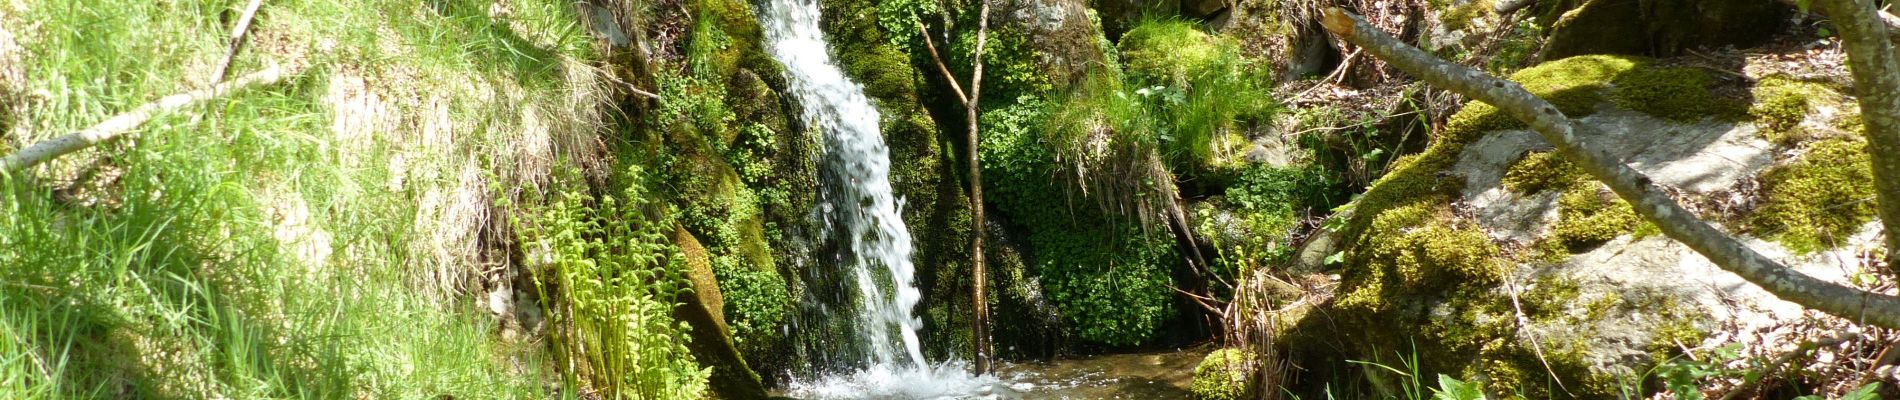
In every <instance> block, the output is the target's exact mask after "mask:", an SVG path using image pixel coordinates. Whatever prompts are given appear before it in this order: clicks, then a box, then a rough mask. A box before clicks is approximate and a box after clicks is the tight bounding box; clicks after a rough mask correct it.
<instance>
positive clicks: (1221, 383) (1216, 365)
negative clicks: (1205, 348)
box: [1188, 349, 1248, 400]
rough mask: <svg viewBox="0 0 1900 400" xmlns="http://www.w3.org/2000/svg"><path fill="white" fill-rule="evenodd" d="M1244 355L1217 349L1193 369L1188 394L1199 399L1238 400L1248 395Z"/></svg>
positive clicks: (1244, 353) (1246, 357)
mask: <svg viewBox="0 0 1900 400" xmlns="http://www.w3.org/2000/svg"><path fill="white" fill-rule="evenodd" d="M1247 359H1248V354H1247V352H1245V351H1243V350H1241V349H1220V350H1215V351H1214V352H1213V353H1208V355H1207V358H1203V359H1201V363H1200V365H1196V366H1195V367H1194V380H1193V382H1192V383H1191V384H1190V386H1189V389H1188V390H1189V391H1191V392H1193V393H1194V398H1196V399H1200V400H1240V399H1242V398H1245V396H1246V394H1247V367H1246V364H1247V361H1248V360H1247Z"/></svg>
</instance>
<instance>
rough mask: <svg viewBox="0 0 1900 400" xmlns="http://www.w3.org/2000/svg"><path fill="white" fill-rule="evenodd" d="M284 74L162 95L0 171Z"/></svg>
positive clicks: (10, 158) (35, 149)
mask: <svg viewBox="0 0 1900 400" xmlns="http://www.w3.org/2000/svg"><path fill="white" fill-rule="evenodd" d="M288 75H290V73H288V72H286V71H285V69H284V68H283V67H281V66H271V67H270V68H265V69H264V70H263V71H258V72H254V73H251V74H250V75H245V76H243V77H240V78H238V79H237V80H235V81H231V82H225V83H220V84H217V85H214V86H212V87H210V88H206V89H199V90H194V91H190V92H185V93H179V94H174V95H170V96H165V97H164V98H161V99H158V101H154V102H151V103H145V105H141V106H139V107H138V108H134V109H132V111H127V112H125V113H123V114H119V115H115V116H113V117H112V118H110V119H107V120H105V122H100V123H99V124H98V125H93V126H92V127H89V128H86V129H84V130H81V131H79V132H73V133H71V134H67V135H65V136H60V137H57V138H53V139H49V140H46V141H42V142H39V143H34V144H33V145H32V146H29V147H27V148H24V149H20V150H19V151H16V152H14V153H13V154H9V155H7V156H6V158H4V159H0V171H3V172H6V173H9V174H12V173H19V172H20V171H24V170H26V169H27V168H32V167H33V166H35V165H39V164H40V163H44V162H46V161H48V160H52V159H54V158H57V157H59V156H63V155H66V154H70V153H72V152H75V151H79V150H83V149H86V148H88V147H92V146H94V145H97V144H99V143H100V142H105V141H109V140H113V139H118V138H119V136H120V135H123V134H125V133H126V132H129V131H131V130H133V129H135V128H138V127H139V125H144V124H145V122H146V121H149V120H151V119H152V117H156V116H158V115H159V114H161V113H164V112H169V111H173V110H177V109H180V108H184V107H185V106H189V105H192V104H196V103H198V102H202V101H205V100H210V99H213V98H217V97H221V96H224V95H226V94H230V93H232V92H236V91H238V90H243V89H248V88H251V87H254V86H261V85H269V84H273V83H277V82H279V81H282V80H283V79H284V77H285V76H288Z"/></svg>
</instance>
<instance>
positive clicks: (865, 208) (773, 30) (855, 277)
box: [763, 0, 932, 377]
mask: <svg viewBox="0 0 1900 400" xmlns="http://www.w3.org/2000/svg"><path fill="white" fill-rule="evenodd" d="M819 16H820V15H819V11H818V5H817V4H816V2H815V1H814V0H772V1H771V2H770V3H769V4H767V5H766V7H765V16H764V19H763V21H764V25H765V26H764V28H765V32H766V38H767V40H768V41H769V43H770V48H771V52H772V55H773V56H774V57H775V58H777V59H778V60H779V62H781V63H783V64H784V65H785V71H786V75H787V76H788V78H790V79H788V81H789V85H788V86H789V89H790V92H791V93H792V94H793V95H794V96H796V97H797V99H798V100H799V102H800V103H801V104H802V105H803V107H804V112H803V116H804V122H805V124H806V125H808V128H809V129H812V130H814V131H817V132H822V133H823V135H824V143H825V155H824V157H825V161H824V173H825V174H826V177H827V178H828V179H827V183H829V184H828V185H826V187H825V188H824V193H823V195H824V197H825V198H826V200H827V201H826V202H824V203H823V205H822V206H821V208H820V210H819V211H818V214H820V216H821V217H822V218H823V219H824V221H823V223H822V225H823V231H822V235H823V238H824V239H825V240H835V241H837V242H838V245H839V246H840V247H841V249H840V250H841V253H840V254H841V255H842V257H841V258H842V259H841V260H838V261H839V262H838V263H837V264H839V267H840V268H842V269H844V270H843V271H841V272H842V273H843V274H844V275H843V276H841V277H839V278H840V279H839V280H848V281H849V282H839V283H840V284H845V285H850V286H852V287H854V288H855V289H856V293H855V299H853V300H854V301H853V302H854V303H855V304H852V305H851V306H850V307H848V308H850V309H853V310H855V311H856V315H855V318H856V319H857V326H856V327H855V330H856V331H857V335H856V336H857V338H856V339H857V340H856V341H855V342H854V343H852V344H851V345H852V346H854V347H857V348H856V349H851V351H849V353H852V354H858V355H860V358H861V359H859V360H853V361H852V363H853V364H856V366H860V367H863V368H865V371H867V373H870V372H869V371H882V372H877V373H892V374H903V373H910V372H927V371H930V370H932V368H931V367H930V365H929V363H927V362H926V361H925V360H924V356H923V351H922V349H921V345H920V343H919V341H918V338H917V328H918V326H919V325H921V324H922V321H921V320H919V319H918V318H916V317H914V316H912V315H911V309H912V308H915V307H916V305H917V302H918V300H920V299H921V298H922V294H920V293H919V292H918V291H917V288H916V286H915V285H913V284H912V275H913V274H914V272H915V271H914V266H913V265H912V264H911V251H912V250H911V237H910V231H909V230H908V229H907V228H906V227H905V226H904V220H903V219H902V218H901V215H900V211H901V209H902V207H903V204H902V200H899V199H898V198H897V197H896V196H895V195H894V194H893V193H892V191H891V182H890V154H889V153H890V150H889V149H888V148H887V147H886V146H885V145H884V139H883V137H882V136H881V133H880V132H881V131H880V130H879V129H878V116H879V115H878V111H877V109H876V108H875V107H873V106H872V105H871V100H870V98H868V97H866V96H865V95H864V90H863V88H862V87H861V86H859V85H858V84H857V83H854V82H851V80H850V79H848V78H846V77H845V75H844V71H843V70H840V69H839V68H838V66H837V65H836V64H835V63H834V62H833V61H832V60H831V55H830V53H829V49H828V48H827V47H828V46H827V45H826V44H825V41H824V36H823V34H822V33H821V31H820V30H819V26H818V24H819ZM831 317H834V318H835V317H836V316H831ZM899 370H908V371H909V372H899ZM867 377H869V376H867Z"/></svg>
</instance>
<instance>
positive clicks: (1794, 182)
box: [1750, 139, 1875, 253]
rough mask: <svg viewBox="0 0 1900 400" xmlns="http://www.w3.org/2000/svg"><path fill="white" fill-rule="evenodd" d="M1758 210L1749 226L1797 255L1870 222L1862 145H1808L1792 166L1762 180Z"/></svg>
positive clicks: (1868, 168) (1869, 180)
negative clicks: (1752, 226) (1761, 193)
mask: <svg viewBox="0 0 1900 400" xmlns="http://www.w3.org/2000/svg"><path fill="white" fill-rule="evenodd" d="M1761 185H1762V192H1763V198H1764V199H1765V200H1764V201H1763V204H1762V206H1761V208H1760V209H1758V210H1756V211H1755V213H1754V215H1753V217H1752V218H1751V219H1750V222H1751V223H1753V225H1754V227H1755V229H1756V230H1757V231H1759V232H1761V233H1762V234H1764V235H1766V236H1767V237H1771V238H1774V239H1775V240H1776V241H1779V242H1781V243H1782V244H1784V245H1787V246H1788V247H1789V248H1790V249H1793V250H1795V251H1798V252H1803V253H1811V252H1815V251H1820V250H1826V249H1829V248H1832V247H1834V246H1835V245H1837V244H1839V243H1841V241H1843V240H1846V239H1847V237H1848V236H1851V235H1853V234H1854V233H1855V232H1858V231H1859V230H1860V227H1861V225H1863V224H1866V223H1867V222H1868V221H1871V220H1873V217H1874V197H1875V196H1874V187H1873V172H1872V163H1871V159H1870V157H1869V156H1868V154H1867V150H1866V143H1864V142H1862V141H1859V140H1853V139H1829V140H1822V141H1819V142H1814V143H1812V144H1809V145H1808V147H1807V151H1806V153H1805V154H1803V155H1801V157H1800V158H1799V159H1797V160H1795V161H1794V162H1791V163H1789V164H1786V165H1782V166H1777V167H1775V168H1773V169H1770V170H1768V172H1766V173H1764V174H1762V177H1761Z"/></svg>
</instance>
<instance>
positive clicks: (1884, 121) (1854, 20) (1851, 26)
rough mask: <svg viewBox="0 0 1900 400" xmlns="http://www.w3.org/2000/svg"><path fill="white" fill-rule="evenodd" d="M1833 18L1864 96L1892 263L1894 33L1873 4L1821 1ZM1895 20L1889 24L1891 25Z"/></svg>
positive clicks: (1897, 199)
mask: <svg viewBox="0 0 1900 400" xmlns="http://www.w3.org/2000/svg"><path fill="white" fill-rule="evenodd" d="M1820 6H1821V8H1823V9H1826V10H1827V13H1828V15H1830V16H1832V17H1833V18H1834V26H1835V27H1836V28H1839V29H1840V31H1841V42H1842V45H1843V47H1845V48H1846V50H1847V66H1848V69H1849V70H1850V72H1852V73H1853V75H1854V90H1855V91H1857V92H1859V93H1857V94H1858V95H1859V97H1860V112H1861V121H1862V122H1864V123H1865V124H1866V127H1867V152H1868V153H1869V154H1870V155H1872V156H1873V174H1874V191H1875V194H1876V195H1877V196H1876V197H1878V201H1875V202H1874V208H1875V209H1876V210H1878V211H1879V214H1880V222H1881V223H1882V224H1884V225H1885V226H1886V227H1887V252H1888V253H1887V254H1889V256H1890V257H1889V258H1892V257H1891V255H1893V254H1895V253H1894V252H1895V251H1900V159H1896V157H1900V65H1896V62H1895V61H1894V54H1893V41H1892V40H1889V38H1891V36H1889V35H1890V34H1892V33H1893V32H1890V31H1888V30H1887V27H1888V25H1887V24H1886V23H1885V22H1884V21H1883V20H1888V19H1885V18H1878V17H1876V16H1877V15H1878V14H1881V12H1880V11H1879V10H1877V9H1875V8H1874V5H1873V3H1871V2H1861V1H1855V0H1820ZM1888 21H1890V20H1888Z"/></svg>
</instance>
